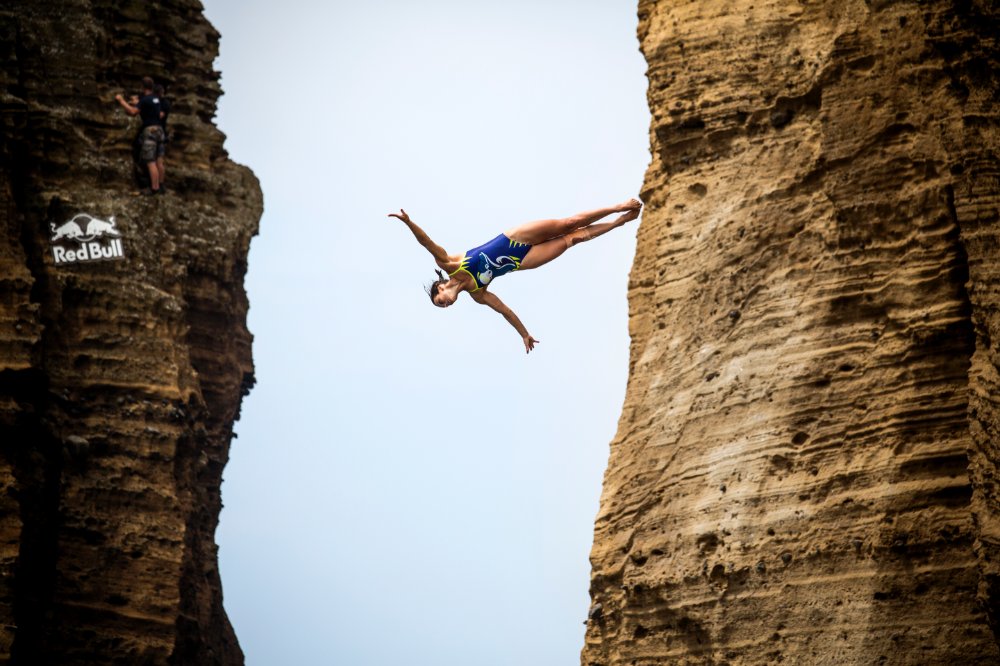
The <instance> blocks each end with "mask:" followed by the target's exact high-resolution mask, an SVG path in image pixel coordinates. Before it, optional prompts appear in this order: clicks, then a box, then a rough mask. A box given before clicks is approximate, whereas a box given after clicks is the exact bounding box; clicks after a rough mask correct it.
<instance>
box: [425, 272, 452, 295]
mask: <svg viewBox="0 0 1000 666" xmlns="http://www.w3.org/2000/svg"><path fill="white" fill-rule="evenodd" d="M434 272H435V273H437V276H438V279H437V280H434V282H431V286H429V287H427V295H428V296H430V297H431V303H434V297H435V296H437V293H438V289H439V288H440V287H441V285H443V284H444V283H445V282H447V281H448V276H447V275H445V274H444V273H442V272H441V271H440V270H438V269H437V268H435V269H434Z"/></svg>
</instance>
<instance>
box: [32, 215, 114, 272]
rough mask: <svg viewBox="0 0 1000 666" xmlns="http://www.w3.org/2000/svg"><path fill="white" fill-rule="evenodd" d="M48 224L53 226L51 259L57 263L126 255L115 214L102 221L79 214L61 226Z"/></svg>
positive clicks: (73, 262) (72, 262) (97, 259)
mask: <svg viewBox="0 0 1000 666" xmlns="http://www.w3.org/2000/svg"><path fill="white" fill-rule="evenodd" d="M49 227H50V228H51V229H52V238H51V240H52V243H53V245H52V259H53V260H54V261H55V263H56V265H62V264H76V263H81V262H88V261H99V260H104V259H124V258H125V252H124V250H123V248H122V239H121V232H119V231H118V229H116V228H115V217H114V215H112V216H111V217H110V218H108V219H107V220H102V219H99V218H96V217H93V216H92V215H87V214H86V213H80V214H79V215H74V216H73V218H72V219H70V220H69V221H68V222H64V223H63V224H61V225H59V226H58V227H57V226H56V225H55V223H50V224H49ZM57 243H59V244H57Z"/></svg>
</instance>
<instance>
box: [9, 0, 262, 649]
mask: <svg viewBox="0 0 1000 666" xmlns="http://www.w3.org/2000/svg"><path fill="white" fill-rule="evenodd" d="M218 39H219V35H218V33H216V32H215V30H214V29H213V28H212V27H211V26H210V25H209V24H208V22H207V21H206V20H205V19H204V17H203V16H202V14H201V5H200V4H199V3H198V2H197V0H162V1H159V2H147V1H145V0H143V1H141V2H140V1H139V0H132V1H128V2H113V3H112V2H99V1H98V0H67V1H65V2H58V3H56V2H38V1H37V0H7V1H6V2H5V3H3V5H2V6H0V83H2V85H0V90H2V95H3V96H2V98H0V142H2V143H0V159H2V165H0V167H2V168H0V490H2V492H0V662H3V663H16V664H26V665H27V664H30V665H37V664H102V665H105V664H129V665H130V666H134V665H136V664H168V663H173V664H239V663H242V661H243V657H242V654H241V652H240V648H239V646H238V644H237V641H236V638H235V636H234V635H233V631H232V628H231V627H230V624H229V621H228V619H227V618H226V614H225V612H224V611H223V609H222V593H221V585H220V581H219V573H218V568H217V558H216V546H215V543H214V532H215V527H216V524H217V522H218V515H219V510H220V508H221V503H220V497H219V486H220V482H221V475H222V469H223V466H224V465H225V463H226V460H227V457H228V450H229V444H230V440H231V438H232V424H233V421H234V419H235V418H236V417H237V415H238V412H239V406H240V401H241V398H242V396H243V395H244V394H245V393H246V392H247V391H248V390H249V387H250V385H251V384H252V383H253V366H252V362H251V357H250V341H251V337H250V334H249V333H248V331H247V329H246V325H245V319H246V312H247V300H246V296H245V293H244V290H243V276H244V273H245V271H246V256H247V251H248V247H249V243H250V239H251V237H252V236H253V235H254V234H255V233H256V229H257V222H258V219H259V216H260V213H261V207H262V199H261V193H260V189H259V187H258V184H257V181H256V179H255V178H254V177H253V175H252V174H251V173H250V171H249V170H247V169H245V168H243V167H240V166H238V165H236V164H234V163H232V162H231V161H229V159H228V158H227V154H226V152H225V150H224V149H223V138H224V137H223V135H222V134H221V133H220V132H219V131H218V130H217V129H216V128H215V127H214V126H213V124H212V118H213V116H214V114H215V109H216V101H217V99H218V97H219V95H220V93H221V90H220V88H219V85H218V73H217V72H215V71H214V70H213V66H212V63H213V60H214V59H215V56H216V54H217V51H218ZM144 75H150V76H152V77H154V78H155V79H157V80H158V81H161V82H164V83H166V85H167V88H168V96H169V97H170V98H171V99H172V101H173V109H172V114H171V116H170V119H169V124H170V129H171V134H172V142H171V143H170V144H169V152H168V156H167V182H168V185H169V187H170V191H169V193H168V194H167V195H166V196H156V197H139V196H136V194H135V192H136V188H135V187H134V186H133V185H132V184H131V155H130V153H131V142H132V138H133V137H134V136H135V134H136V132H137V131H138V129H139V121H138V119H130V118H129V117H128V116H126V115H125V113H124V112H123V111H122V110H121V108H120V107H119V106H118V105H117V104H116V103H115V102H114V95H115V94H116V93H119V92H122V93H126V94H127V93H131V92H135V91H136V90H137V88H138V84H139V81H140V79H141V77H142V76H144ZM81 213H82V214H86V215H89V216H92V217H94V218H98V219H99V220H101V221H104V222H105V223H108V221H109V220H110V218H111V217H112V216H113V217H114V220H113V222H111V224H112V225H113V226H114V227H115V229H116V231H117V233H118V236H117V237H115V239H116V240H117V241H119V242H120V247H121V249H122V250H123V254H124V258H118V257H115V258H112V259H108V260H105V261H100V262H77V263H56V261H57V258H56V256H55V254H54V248H56V247H57V246H59V247H62V248H63V250H67V249H69V250H70V251H73V252H74V253H78V252H79V248H80V247H82V246H84V245H85V243H83V242H82V241H80V242H77V243H76V244H74V242H73V241H74V239H73V238H63V239H60V240H59V241H58V242H57V241H54V240H52V238H53V235H55V234H54V228H55V227H62V225H64V224H66V223H67V222H68V221H70V220H71V219H72V218H73V217H74V216H75V215H77V214H81ZM83 219H89V218H83ZM78 226H86V225H85V224H84V223H83V222H81V223H79V225H78ZM82 231H84V232H88V233H87V235H94V234H90V233H89V231H93V229H91V230H89V231H88V229H86V228H84V229H82ZM105 236H113V234H110V232H109V233H108V234H105ZM76 240H79V239H76ZM66 242H69V244H68V245H66ZM60 243H62V245H60Z"/></svg>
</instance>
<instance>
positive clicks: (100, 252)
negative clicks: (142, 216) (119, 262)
mask: <svg viewBox="0 0 1000 666" xmlns="http://www.w3.org/2000/svg"><path fill="white" fill-rule="evenodd" d="M52 258H53V259H54V260H55V262H56V264H75V263H79V262H84V261H99V260H102V259H124V258H125V252H124V250H123V249H122V241H121V239H120V238H114V239H111V240H110V241H109V242H107V243H101V242H99V241H90V242H89V243H80V245H79V247H77V248H76V249H69V248H65V247H63V246H61V245H55V246H53V247H52Z"/></svg>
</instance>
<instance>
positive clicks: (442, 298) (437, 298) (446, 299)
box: [434, 287, 455, 308]
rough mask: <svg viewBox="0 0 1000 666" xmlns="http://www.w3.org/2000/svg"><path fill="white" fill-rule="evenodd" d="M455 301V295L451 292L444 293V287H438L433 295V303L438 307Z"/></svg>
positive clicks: (446, 305)
mask: <svg viewBox="0 0 1000 666" xmlns="http://www.w3.org/2000/svg"><path fill="white" fill-rule="evenodd" d="M454 302H455V297H454V296H452V295H451V294H447V293H445V291H444V289H441V288H440V287H438V291H437V293H436V294H435V295H434V305H436V306H438V307H439V308H446V307H448V306H449V305H451V304H452V303H454Z"/></svg>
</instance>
